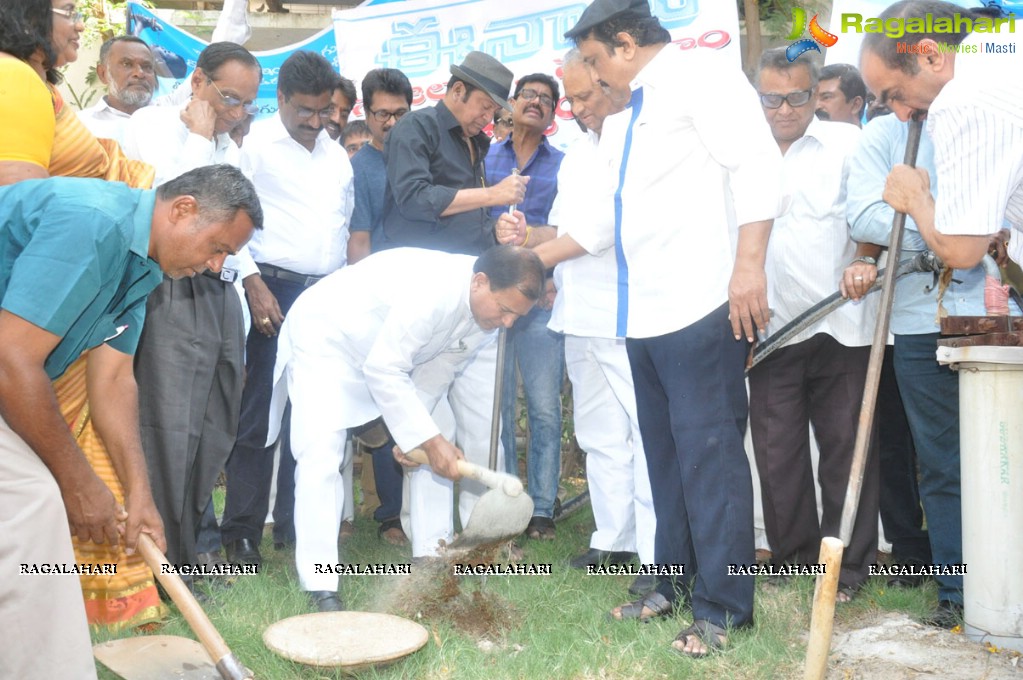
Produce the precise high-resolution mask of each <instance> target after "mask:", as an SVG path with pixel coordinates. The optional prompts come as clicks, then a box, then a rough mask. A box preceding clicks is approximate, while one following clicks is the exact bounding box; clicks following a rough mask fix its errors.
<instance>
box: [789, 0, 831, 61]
mask: <svg viewBox="0 0 1023 680" xmlns="http://www.w3.org/2000/svg"><path fill="white" fill-rule="evenodd" d="M804 26H806V28H807V30H808V31H809V32H810V38H813V40H811V39H810V38H803V39H802V40H797V38H799V36H801V35H803V27H804ZM786 40H795V41H796V42H794V43H792V44H791V45H789V46H788V49H786V50H785V57H786V58H787V59H788V60H789V61H790V62H793V61H795V60H796V59H797V58H798V57H799V55H801V54H803V53H804V52H809V51H810V50H816V51H817V52H820V51H821V48H820V47H817V45H821V46H823V47H831V46H832V45H834V44H835V43H837V42H838V36H837V35H835V34H834V33H828V32H827V31H825V30H824V29H823V28H821V25H820V24H818V23H817V15H816V14H814V15H813V19H811V20H810V24H809V25H808V26H807V23H806V10H804V9H803V8H802V7H793V8H792V32H791V33H789V35H788V37H787V38H786Z"/></svg>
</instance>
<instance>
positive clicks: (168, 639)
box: [93, 534, 253, 680]
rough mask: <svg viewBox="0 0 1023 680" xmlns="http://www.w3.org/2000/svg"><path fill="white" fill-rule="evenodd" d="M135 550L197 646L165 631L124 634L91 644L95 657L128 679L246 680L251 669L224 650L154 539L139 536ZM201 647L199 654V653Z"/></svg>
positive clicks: (225, 646)
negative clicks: (161, 587)
mask: <svg viewBox="0 0 1023 680" xmlns="http://www.w3.org/2000/svg"><path fill="white" fill-rule="evenodd" d="M138 550H139V552H140V553H142V557H143V559H145V561H146V564H148V565H149V568H150V569H152V570H153V574H154V575H155V576H156V578H157V580H158V581H159V582H160V585H162V586H163V588H164V590H166V591H167V594H168V595H170V598H171V600H173V601H174V604H176V605H177V606H178V610H179V611H180V612H181V615H182V616H183V617H184V618H185V621H187V622H188V625H189V627H191V629H192V631H193V632H194V633H195V634H196V636H198V638H199V640H200V641H201V642H202V645H201V646H200V645H199V644H198V643H196V642H194V641H192V640H188V639H186V638H179V637H175V636H170V635H161V636H155V637H152V636H145V637H137V638H128V639H125V640H113V641H111V642H106V643H102V644H98V645H96V646H95V647H94V648H93V654H94V655H95V656H96V658H97V659H99V661H100V662H101V663H102V664H103V665H104V666H106V667H107V668H109V669H110V670H112V671H114V672H115V673H117V674H118V675H120V676H121V677H122V678H126V679H127V680H159V679H161V678H195V679H198V678H210V677H213V678H216V677H220V678H223V679H224V680H250V679H251V678H252V677H253V676H252V672H251V671H249V670H248V669H247V668H245V666H243V665H242V664H241V662H239V661H238V659H237V657H235V655H234V654H233V653H232V652H231V650H230V649H228V647H227V643H225V642H224V638H222V637H221V636H220V633H218V632H217V629H216V628H214V627H213V624H212V623H211V622H210V620H209V618H208V617H207V616H206V612H204V611H203V610H202V607H201V606H200V605H199V603H198V601H196V599H195V596H194V595H192V593H191V591H189V589H188V586H186V585H185V583H184V581H182V580H181V577H180V576H178V575H177V574H176V573H174V572H173V570H165V569H164V568H163V565H169V564H170V563H169V562H168V561H167V558H166V557H165V556H164V554H163V553H162V552H160V549H159V548H158V547H156V543H154V542H153V539H151V538H150V537H149V536H148V535H146V534H139V539H138ZM200 651H202V652H204V654H202V655H200V654H199V652H200ZM211 660H212V662H211ZM161 667H162V669H161ZM211 670H212V671H213V674H212V675H211V674H210V671H211Z"/></svg>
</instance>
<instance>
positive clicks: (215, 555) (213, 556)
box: [195, 550, 227, 568]
mask: <svg viewBox="0 0 1023 680" xmlns="http://www.w3.org/2000/svg"><path fill="white" fill-rule="evenodd" d="M195 558H196V564H202V565H205V566H207V567H210V568H216V567H219V566H220V565H221V564H227V560H225V559H224V556H223V555H221V554H220V551H219V550H214V551H212V552H201V553H199V554H197V555H196V556H195Z"/></svg>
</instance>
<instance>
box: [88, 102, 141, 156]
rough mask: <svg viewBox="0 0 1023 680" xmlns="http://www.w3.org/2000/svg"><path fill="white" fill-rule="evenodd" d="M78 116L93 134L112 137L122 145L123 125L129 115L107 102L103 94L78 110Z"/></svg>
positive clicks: (107, 137)
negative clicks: (95, 100) (85, 107)
mask: <svg viewBox="0 0 1023 680" xmlns="http://www.w3.org/2000/svg"><path fill="white" fill-rule="evenodd" d="M78 118H79V120H81V121H82V123H83V124H84V125H85V127H87V128H89V132H91V133H92V134H93V135H95V136H97V137H103V138H105V139H112V140H114V141H115V142H117V143H118V144H120V145H122V146H124V126H125V125H126V124H127V122H128V119H129V118H131V115H130V114H127V113H125V112H124V111H120V110H118V109H115V108H114V107H112V106H110V104H107V98H106V97H105V96H104V97H100V98H99V101H98V102H96V103H95V104H93V105H92V106H90V107H89V108H87V109H82V110H81V111H79V112H78Z"/></svg>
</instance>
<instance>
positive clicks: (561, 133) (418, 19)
mask: <svg viewBox="0 0 1023 680" xmlns="http://www.w3.org/2000/svg"><path fill="white" fill-rule="evenodd" d="M378 3H379V0H378V2H374V3H366V4H363V5H360V6H359V7H355V8H353V9H347V10H335V11H334V30H335V32H336V35H337V45H338V61H339V62H340V64H341V73H342V74H344V75H345V76H347V77H349V78H352V79H353V80H355V81H356V84H358V83H359V80H360V79H361V77H362V75H363V74H365V73H366V72H367V71H369V70H371V69H375V68H396V69H399V70H401V71H402V72H403V73H405V75H406V76H408V78H409V80H410V81H412V86H413V108H414V109H415V108H420V107H423V106H432V105H434V104H435V103H436V102H438V101H440V100H441V99H443V98H444V93H445V91H446V89H447V82H448V79H449V78H450V77H451V73H450V71H449V68H450V67H451V65H452V64H458V63H460V62H461V61H462V60H463V59H464V58H465V55H466V54H467V53H469V52H471V51H473V50H479V51H482V52H486V53H487V54H490V55H491V56H493V57H494V58H496V59H497V60H499V61H500V62H501V63H502V64H504V65H505V66H507V67H508V68H510V69H511V70H512V72H513V73H514V74H515V77H516V78H519V77H522V76H524V75H527V74H530V73H547V74H550V75H554V76H555V77H556V78H557V79H558V80H559V81H560V79H561V59H562V57H563V56H564V54H565V52H567V51H568V50H569V49H570V48H571V47H572V43H571V41H567V40H565V38H564V37H563V36H564V33H565V31H567V30H569V29H570V28H571V27H572V26H574V25H575V24H576V22H577V21H578V19H579V15H580V14H582V12H583V10H584V9H586V6H587V5H588V4H589V3H588V2H580V0H518V1H517V2H514V3H512V2H507V1H504V0H408V1H406V2H400V3H385V4H378ZM651 10H652V11H653V13H654V15H655V16H657V17H658V18H659V19H660V21H661V24H662V25H663V26H664V27H665V28H667V29H668V31H669V32H670V33H671V36H672V40H673V42H674V45H675V47H676V48H677V49H682V50H692V49H712V50H722V51H724V52H725V53H727V54H729V55H730V58H733V59H734V60H735V64H736V67H737V68H738V67H739V66H740V62H741V54H740V49H739V19H738V13H737V9H736V5H735V3H734V2H721V1H720V0H717V1H715V2H712V1H711V0H653V1H652V3H651ZM562 94H564V93H562ZM352 115H353V116H357V117H362V116H363V110H362V105H361V102H360V103H359V104H358V105H357V106H356V108H355V109H354V110H353V111H352ZM489 130H490V128H489V127H488V128H487V131H488V132H489ZM580 134H581V132H580V130H579V128H578V126H577V125H576V124H575V122H574V121H573V120H572V113H571V110H570V107H569V105H568V102H566V101H565V100H564V98H562V99H561V101H559V102H558V106H557V108H556V111H555V119H554V123H553V124H552V125H551V127H550V129H549V130H548V135H549V137H550V141H551V143H552V144H555V145H556V146H559V147H562V148H564V147H566V146H567V145H568V144H570V143H571V141H572V140H573V139H575V138H576V137H577V136H579V135H580Z"/></svg>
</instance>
